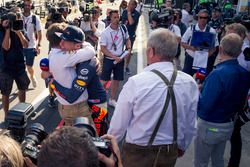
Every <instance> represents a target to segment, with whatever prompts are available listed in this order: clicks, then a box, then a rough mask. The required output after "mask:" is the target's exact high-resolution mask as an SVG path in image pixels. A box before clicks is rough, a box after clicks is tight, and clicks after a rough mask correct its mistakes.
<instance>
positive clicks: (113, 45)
mask: <svg viewBox="0 0 250 167" xmlns="http://www.w3.org/2000/svg"><path fill="white" fill-rule="evenodd" d="M118 33H119V28H118V31H117V32H116V34H115V37H113V35H112V33H111V32H110V35H111V39H112V47H114V51H116V50H117V45H116V44H115V42H116V41H117V40H118Z"/></svg>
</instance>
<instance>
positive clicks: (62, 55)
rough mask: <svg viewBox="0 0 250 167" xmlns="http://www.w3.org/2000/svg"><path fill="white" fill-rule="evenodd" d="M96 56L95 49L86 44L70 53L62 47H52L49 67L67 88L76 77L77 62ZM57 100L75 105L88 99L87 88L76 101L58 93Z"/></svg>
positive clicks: (57, 79)
mask: <svg viewBox="0 0 250 167" xmlns="http://www.w3.org/2000/svg"><path fill="white" fill-rule="evenodd" d="M94 56H95V49H94V48H93V47H92V46H91V45H88V46H85V47H84V48H83V49H79V50H77V51H75V52H72V53H69V52H65V51H62V50H61V49H56V48H52V49H51V51H50V53H49V69H50V72H51V73H52V75H53V77H54V79H55V80H56V81H57V82H58V83H60V84H61V85H62V86H64V87H66V88H71V87H72V82H73V80H74V79H75V77H76V71H75V68H74V66H75V65H76V64H77V63H80V62H83V61H87V60H90V59H91V58H93V57H94ZM55 94H56V95H57V100H58V102H59V103H61V104H62V105H73V104H77V103H79V102H82V101H86V100H87V99H88V93H87V90H85V91H84V92H83V94H82V95H81V96H80V97H79V98H78V99H77V100H76V101H75V102H74V103H71V104H70V103H69V102H67V101H66V100H64V99H63V98H62V97H60V95H58V94H57V92H55Z"/></svg>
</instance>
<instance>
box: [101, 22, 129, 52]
mask: <svg viewBox="0 0 250 167" xmlns="http://www.w3.org/2000/svg"><path fill="white" fill-rule="evenodd" d="M124 28H126V27H125V26H124ZM128 38H129V35H128V31H127V30H126V33H125V32H124V30H123V28H122V27H121V26H119V28H118V29H117V30H114V29H112V28H111V27H110V26H108V27H107V28H106V29H105V30H104V31H103V32H102V34H101V39H100V45H101V46H106V47H107V49H108V51H109V52H111V53H112V54H113V55H115V56H120V55H121V54H122V53H123V48H124V45H125V43H126V40H127V39H128ZM114 45H115V46H116V49H115V47H114Z"/></svg>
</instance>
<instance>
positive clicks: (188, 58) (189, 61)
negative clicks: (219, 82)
mask: <svg viewBox="0 0 250 167" xmlns="http://www.w3.org/2000/svg"><path fill="white" fill-rule="evenodd" d="M208 17H209V14H208V11H207V10H206V9H202V10H201V11H200V12H199V13H198V23H197V24H195V25H192V26H190V27H188V29H187V30H186V32H185V33H184V34H183V36H182V39H181V46H182V47H183V48H184V49H185V62H184V67H183V72H185V73H187V74H189V75H191V76H193V75H194V74H195V72H196V70H197V68H199V67H194V66H195V64H193V62H194V59H195V58H198V57H199V55H200V54H199V53H200V52H197V51H203V52H206V53H205V54H207V55H208V56H207V57H208V58H207V57H205V56H203V57H205V58H204V59H203V60H202V63H203V61H204V64H206V63H205V61H207V64H206V65H205V66H206V67H203V68H206V71H207V73H209V72H211V71H212V69H213V67H214V62H215V58H216V56H217V55H214V52H215V51H216V47H218V46H219V42H218V38H217V34H216V31H215V29H213V28H212V27H210V26H209V25H207V21H208ZM195 31H200V32H210V33H213V34H215V39H214V41H215V42H214V46H213V47H212V48H209V49H204V48H199V47H198V46H192V44H191V40H192V36H193V34H194V32H195ZM209 42H210V41H209ZM196 55H197V56H196ZM196 65H197V64H196Z"/></svg>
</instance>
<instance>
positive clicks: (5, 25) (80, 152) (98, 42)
mask: <svg viewBox="0 0 250 167" xmlns="http://www.w3.org/2000/svg"><path fill="white" fill-rule="evenodd" d="M204 3H206V4H207V2H205V1H200V2H199V4H198V6H196V7H194V13H195V15H194V17H192V15H191V5H190V4H189V3H188V2H186V3H184V4H183V9H175V7H174V5H173V3H172V1H171V0H166V1H165V2H164V3H163V4H161V5H162V7H161V9H160V10H159V11H156V12H155V11H154V12H152V13H151V15H150V24H151V28H152V29H153V30H152V31H151V32H150V34H149V38H148V39H147V47H146V60H147V67H145V68H144V70H143V72H141V73H139V74H136V75H133V76H131V74H132V73H131V70H130V68H129V63H130V60H131V56H132V55H133V50H134V48H133V46H134V43H135V40H136V30H137V26H138V23H139V19H140V18H141V15H142V14H143V12H144V8H143V2H142V1H138V2H137V1H136V0H129V1H126V0H122V1H121V4H120V6H119V9H107V15H106V18H105V19H103V20H101V19H100V15H101V13H102V9H101V7H100V6H93V7H92V8H91V9H89V6H81V11H82V17H81V18H75V19H73V20H69V19H68V15H69V12H70V10H69V7H70V6H69V4H68V2H67V1H62V2H60V3H59V4H58V7H59V9H58V11H59V15H58V13H57V12H58V11H54V12H52V13H50V14H49V15H48V17H47V22H46V28H47V32H46V38H47V40H48V42H49V47H50V48H49V56H48V58H45V59H43V60H42V61H41V63H43V62H47V63H48V64H46V63H45V64H41V63H40V65H45V67H44V66H43V68H42V69H45V68H46V70H44V71H42V73H41V77H42V78H43V79H44V80H45V82H46V84H47V85H48V87H49V90H50V95H49V102H48V104H49V107H55V106H56V103H55V97H56V98H57V101H58V111H59V114H60V117H61V118H62V119H63V120H64V125H65V126H63V127H61V128H59V129H57V130H55V131H54V132H53V133H51V134H50V135H49V136H48V137H47V138H46V139H45V140H44V141H43V142H42V145H41V147H40V146H39V147H40V151H39V155H38V158H37V164H33V162H31V160H30V159H29V158H27V157H24V158H23V156H22V149H21V146H20V145H19V144H18V143H17V142H16V141H14V140H13V139H11V138H10V137H8V136H7V135H6V134H0V166H6V167H9V166H13V167H23V165H24V163H25V164H26V165H27V166H28V167H34V166H38V167H55V166H60V167H72V166H74V167H78V166H79V167H80V166H81V167H82V166H86V167H90V166H93V167H95V166H96V167H97V166H99V164H102V163H104V164H105V166H107V167H114V166H118V167H122V166H126V167H127V166H128V167H133V166H143V167H147V166H148V167H151V166H155V167H156V166H159V167H160V166H171V167H172V166H175V164H176V161H177V158H178V157H182V156H183V155H184V154H185V151H186V150H187V149H188V147H189V145H190V144H191V142H192V141H193V138H194V166H195V167H206V166H208V163H209V161H210V159H211V162H212V166H214V167H215V166H218V167H223V166H224V164H225V163H224V158H223V155H224V151H225V147H226V142H227V141H228V140H230V141H231V157H230V160H229V163H228V167H238V166H239V164H240V158H241V147H242V142H241V134H240V131H241V126H242V125H243V124H244V123H246V122H247V121H248V120H249V119H250V118H248V117H247V114H246V113H248V112H249V105H248V103H247V96H248V95H249V87H250V77H249V74H250V73H249V71H250V67H249V65H250V61H249V60H250V56H249V50H250V40H249V32H248V31H249V30H247V28H246V27H245V26H244V25H242V24H241V23H232V24H228V25H226V26H225V29H222V25H224V23H225V17H223V15H222V9H221V8H220V7H218V6H217V7H214V8H212V9H210V8H207V6H206V5H204ZM199 5H200V6H199ZM213 5H214V4H213ZM31 10H32V0H24V1H23V8H22V9H21V8H19V7H15V8H13V9H11V12H9V13H8V14H7V16H6V19H2V20H1V27H0V43H1V52H0V63H1V64H0V65H1V66H0V80H1V83H0V90H1V94H2V103H3V109H4V112H5V114H8V110H9V95H10V93H11V90H12V85H13V82H14V81H15V82H16V84H17V87H18V90H19V94H18V95H19V96H18V97H19V101H20V102H25V96H26V94H25V92H26V90H27V89H28V86H29V84H30V81H31V83H32V86H33V87H34V88H35V87H36V86H37V80H36V76H35V75H34V69H33V64H34V59H35V56H36V55H37V54H39V53H40V49H41V39H42V34H41V21H40V19H39V17H38V16H36V15H35V14H33V13H32V12H31ZM167 12H168V17H167V19H164V23H163V22H162V19H160V17H161V14H162V13H164V14H166V13H167ZM13 17H14V19H13ZM195 19H196V20H195ZM227 19H228V17H227ZM17 20H22V21H23V28H22V29H16V28H15V27H13V25H14V24H13V22H15V21H17ZM197 34H198V35H197ZM204 34H205V35H206V39H209V41H202V43H201V44H200V43H199V42H200V41H199V38H201V36H203V35H204ZM201 40H203V39H201ZM204 43H205V44H204ZM182 51H185V53H184V55H185V60H184V66H183V68H182V66H181V63H180V55H181V52H182ZM199 69H206V73H205V74H204V75H206V78H205V80H204V81H203V82H196V80H195V79H197V78H196V73H197V71H198V70H199ZM26 70H27V71H28V74H29V77H28V74H27V72H26ZM124 75H128V76H130V77H129V78H128V81H127V82H126V83H125V84H124V86H123V88H122V90H121V92H118V88H119V86H120V82H121V81H123V80H124ZM110 82H111V91H110V95H108V94H107V92H108V89H109V84H110ZM117 96H119V97H118V100H117V101H116V97H117ZM108 105H109V106H110V107H113V108H114V109H115V110H114V113H113V115H112V117H111V120H108V114H110V113H109V111H108ZM242 114H243V115H244V114H246V115H245V117H244V119H245V121H243V123H242V119H241V115H242ZM79 117H85V118H86V119H87V120H88V123H89V125H90V126H92V127H93V128H94V131H95V133H96V134H94V136H99V137H101V139H105V141H106V140H107V141H109V142H110V143H111V147H112V149H111V151H112V154H111V156H109V157H108V156H107V155H104V154H102V153H100V152H98V150H97V148H96V145H95V142H93V138H91V135H89V134H88V131H86V129H85V128H79V127H78V128H77V127H73V126H74V122H75V120H76V119H77V118H79ZM239 122H240V123H239ZM92 137H93V136H92ZM6 143H7V144H6ZM117 143H122V146H121V148H120V149H121V150H122V152H121V153H120V150H119V147H118V144H117Z"/></svg>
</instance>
